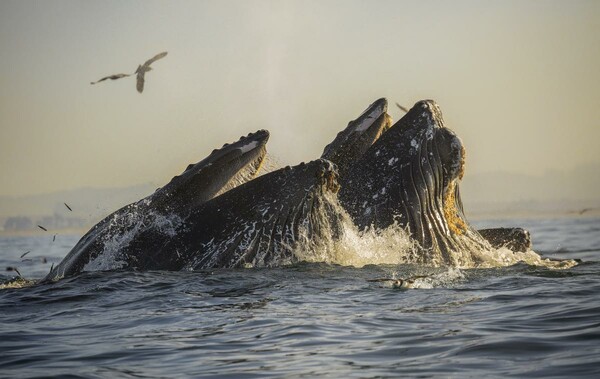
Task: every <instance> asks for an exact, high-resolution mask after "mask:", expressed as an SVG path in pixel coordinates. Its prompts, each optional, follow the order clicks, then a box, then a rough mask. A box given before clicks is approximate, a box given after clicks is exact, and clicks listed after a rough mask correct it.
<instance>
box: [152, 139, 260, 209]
mask: <svg viewBox="0 0 600 379" xmlns="http://www.w3.org/2000/svg"><path fill="white" fill-rule="evenodd" d="M268 140H269V132H268V131H266V130H259V131H257V132H255V133H250V134H248V135H247V136H245V137H241V138H240V139H239V140H238V141H237V142H234V143H232V144H225V145H223V147H221V148H220V149H216V150H213V152H212V153H211V154H210V155H209V156H208V157H206V158H204V159H203V160H201V161H199V162H197V163H195V164H190V165H189V166H188V167H187V168H186V169H185V171H184V172H183V173H181V174H180V175H178V176H175V177H173V179H171V181H170V182H169V183H168V184H167V185H165V186H164V187H162V188H161V189H159V190H158V191H157V193H155V195H154V198H155V199H153V201H154V200H157V199H158V198H160V197H161V196H162V197H168V198H169V203H170V206H171V210H173V206H176V205H177V203H182V204H187V205H188V206H189V205H192V204H201V203H203V202H206V201H208V200H210V199H212V198H214V197H216V196H218V195H220V194H222V193H224V192H226V191H228V190H230V189H232V188H235V187H236V186H238V185H240V184H243V183H245V182H247V181H249V180H251V179H253V178H254V177H255V176H256V174H257V173H258V171H259V170H260V167H261V165H262V163H263V161H264V158H265V156H266V144H267V141H268Z"/></svg>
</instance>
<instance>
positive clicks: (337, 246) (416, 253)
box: [295, 196, 577, 288]
mask: <svg viewBox="0 0 600 379" xmlns="http://www.w3.org/2000/svg"><path fill="white" fill-rule="evenodd" d="M327 201H329V202H330V205H331V206H332V208H334V209H335V210H336V211H337V212H339V214H340V218H341V220H342V230H341V231H339V230H338V231H336V229H335V228H334V227H333V225H329V220H328V216H327V215H325V214H324V215H321V217H324V218H326V219H325V220H324V221H323V224H324V225H325V226H326V229H327V228H329V230H328V231H327V232H326V233H324V235H323V236H322V237H321V238H320V239H319V240H317V241H314V239H313V240H312V241H311V240H310V239H309V238H307V237H306V235H304V237H302V235H301V236H300V238H299V240H300V243H298V246H297V247H296V250H295V254H296V256H297V257H299V258H300V260H305V261H308V262H327V263H332V264H339V265H346V266H355V267H362V266H365V265H370V264H374V265H379V264H418V265H423V266H431V267H440V266H444V263H443V261H442V260H441V259H440V257H439V254H433V253H430V252H427V251H425V250H424V249H422V248H421V247H419V246H418V244H417V243H416V242H415V241H414V240H413V239H411V238H410V236H409V233H408V231H407V230H405V229H404V228H402V227H401V226H399V225H397V224H394V225H391V226H390V227H388V228H385V229H383V230H376V229H374V228H368V229H366V230H364V231H360V230H358V228H357V227H356V226H355V225H354V223H353V222H352V220H351V219H350V216H349V215H348V214H347V213H346V212H345V211H344V209H343V208H342V207H341V206H340V205H339V204H338V202H337V199H336V198H334V197H332V196H327ZM302 233H305V231H303V230H302V229H301V234H302ZM463 238H465V241H464V244H465V245H466V246H469V249H468V250H465V251H456V252H453V254H454V258H455V259H454V261H455V262H456V264H455V268H456V269H469V268H492V267H502V266H511V265H514V264H517V263H520V262H524V263H527V264H530V265H536V266H543V267H548V268H553V269H565V268H570V267H573V266H574V265H576V264H577V263H576V262H575V261H573V260H564V261H553V260H550V259H545V258H542V257H541V256H540V255H538V254H537V253H536V252H535V251H533V250H529V251H526V252H524V253H522V252H513V251H511V250H510V249H508V248H500V249H494V248H492V247H490V246H489V245H488V246H487V248H481V245H479V244H476V243H475V242H473V243H469V242H470V240H469V239H467V238H466V237H463ZM426 283H427V282H423V283H422V284H420V285H421V286H425V285H426ZM422 288H424V287H422Z"/></svg>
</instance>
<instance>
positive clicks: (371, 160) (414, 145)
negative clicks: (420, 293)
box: [340, 100, 485, 266]
mask: <svg viewBox="0 0 600 379" xmlns="http://www.w3.org/2000/svg"><path fill="white" fill-rule="evenodd" d="M464 168H465V149H464V147H463V145H462V142H461V140H460V139H459V138H458V137H457V136H456V134H454V132H452V131H451V130H450V129H448V128H446V127H445V125H444V120H443V117H442V112H441V110H440V108H439V107H438V105H437V104H436V103H435V102H434V101H432V100H424V101H420V102H418V103H416V104H415V105H414V106H413V107H412V108H411V109H410V110H409V112H408V113H407V114H406V115H405V116H404V117H402V118H401V119H400V120H399V121H398V122H397V123H396V124H394V125H393V126H392V127H391V128H390V129H389V130H388V131H386V132H385V133H384V134H383V135H382V136H381V137H380V138H379V139H378V140H377V142H376V143H375V144H373V146H372V147H371V148H370V149H369V150H368V151H367V152H366V153H365V155H364V156H363V157H362V158H361V160H360V161H359V162H357V163H356V164H355V165H354V167H353V169H352V170H351V171H350V172H349V173H348V175H347V178H346V180H345V181H343V182H342V189H341V191H340V200H341V201H342V203H343V204H344V205H345V208H346V209H348V210H349V213H350V214H351V215H352V216H353V218H354V220H355V222H356V223H357V224H358V225H359V226H360V227H363V228H365V227H370V226H374V227H377V228H385V227H388V226H390V225H392V224H399V225H400V226H404V227H406V228H407V230H408V231H409V232H410V234H411V236H412V237H413V238H414V239H415V240H416V241H417V242H418V243H419V245H420V246H421V247H422V248H423V250H424V253H423V254H422V257H423V262H424V263H430V264H451V265H458V266H461V265H463V264H464V263H465V262H462V261H461V260H463V259H469V258H464V257H465V255H464V254H456V252H459V251H467V250H469V251H473V250H476V249H479V250H480V249H482V247H483V244H485V242H483V239H482V237H481V236H480V235H479V234H478V233H477V232H476V231H474V230H473V229H472V228H471V227H470V226H469V224H468V222H467V221H466V219H465V217H464V214H463V212H462V203H461V200H460V194H459V190H458V183H459V181H460V180H461V178H462V176H463V174H464ZM469 263H470V262H467V263H466V264H469Z"/></svg>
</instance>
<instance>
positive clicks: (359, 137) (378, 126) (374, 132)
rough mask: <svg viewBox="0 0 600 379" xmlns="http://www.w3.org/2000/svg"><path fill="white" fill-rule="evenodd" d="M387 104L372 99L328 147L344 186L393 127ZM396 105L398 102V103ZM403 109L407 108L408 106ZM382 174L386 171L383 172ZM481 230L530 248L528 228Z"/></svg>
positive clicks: (493, 240) (497, 242)
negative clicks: (355, 167) (380, 139)
mask: <svg viewBox="0 0 600 379" xmlns="http://www.w3.org/2000/svg"><path fill="white" fill-rule="evenodd" d="M387 105H388V104H387V100H386V99H385V98H381V99H378V100H376V101H375V102H373V103H372V104H371V105H369V107H367V109H366V110H365V111H364V112H363V113H362V114H361V115H360V116H359V117H358V118H357V119H356V120H353V121H350V123H349V124H348V126H347V127H346V128H345V129H343V130H342V131H341V132H339V133H338V135H337V136H336V138H335V139H334V140H333V141H332V142H331V143H330V144H328V145H327V146H326V147H325V149H324V151H323V155H321V158H326V159H329V160H331V161H332V162H333V163H335V164H336V165H337V166H338V168H339V173H340V177H341V179H340V181H341V183H342V186H345V183H346V180H347V176H348V175H351V174H349V173H348V171H349V170H348V169H349V168H351V167H353V166H354V165H355V164H356V162H357V161H359V160H360V158H361V157H362V156H363V155H364V153H365V152H366V151H367V150H368V149H369V148H370V147H371V145H372V144H374V143H375V142H376V141H377V140H378V139H379V138H380V137H381V136H382V135H383V134H384V133H386V132H387V131H388V130H389V129H390V125H391V117H390V116H389V115H388V114H387ZM396 105H398V104H397V103H396ZM403 110H404V111H405V112H406V113H407V112H408V109H403ZM411 143H412V141H411ZM390 159H391V158H390ZM388 163H389V161H388ZM367 169H368V168H367ZM376 175H377V174H376ZM382 175H384V174H383V173H382ZM407 179H408V178H407ZM348 180H349V179H348ZM408 180H410V179H408ZM457 191H458V186H457ZM371 195H373V196H375V195H376V194H374V193H372V194H371ZM455 197H457V199H458V201H457V212H459V213H460V214H461V216H460V217H462V218H463V219H465V217H464V211H463V209H462V203H461V201H460V196H459V195H458V196H455ZM384 225H385V226H388V225H387V224H384ZM363 226H364V225H363ZM478 232H479V233H480V235H481V236H482V237H483V238H484V239H485V240H487V242H489V243H490V244H491V246H492V247H493V248H501V247H507V248H509V249H511V250H512V251H519V252H525V251H527V250H529V249H530V248H531V237H530V235H529V232H528V231H526V230H524V229H522V228H491V229H484V230H478Z"/></svg>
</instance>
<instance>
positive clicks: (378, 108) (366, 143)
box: [321, 98, 392, 175]
mask: <svg viewBox="0 0 600 379" xmlns="http://www.w3.org/2000/svg"><path fill="white" fill-rule="evenodd" d="M387 105H388V104H387V100H386V99H385V98H381V99H378V100H376V101H375V102H373V104H371V105H369V107H367V109H366V110H365V111H364V112H363V113H362V114H361V115H360V116H358V118H356V119H355V120H353V121H350V122H349V123H348V126H347V127H346V128H345V129H344V130H342V131H341V132H339V133H338V134H337V136H336V137H335V139H334V140H333V141H332V142H331V143H330V144H329V145H327V146H325V149H324V150H323V154H322V155H321V158H323V159H327V160H330V161H331V162H333V163H335V164H336V165H337V166H338V170H339V172H340V175H344V174H345V173H346V172H347V171H348V169H349V168H350V167H351V166H352V163H353V162H355V161H356V160H358V159H359V158H360V157H361V156H362V155H363V154H364V153H365V152H366V151H367V149H368V148H369V147H371V145H372V144H373V143H374V142H375V141H376V140H377V139H378V138H379V137H380V136H381V134H382V133H384V132H385V131H386V130H387V129H388V128H389V127H390V125H392V118H391V117H390V115H388V114H387Z"/></svg>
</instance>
